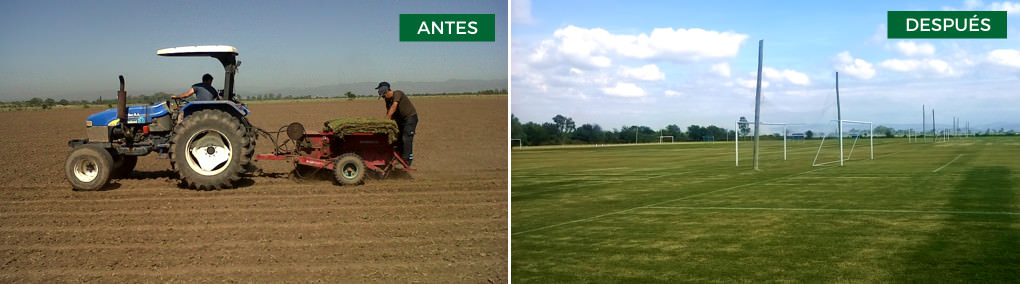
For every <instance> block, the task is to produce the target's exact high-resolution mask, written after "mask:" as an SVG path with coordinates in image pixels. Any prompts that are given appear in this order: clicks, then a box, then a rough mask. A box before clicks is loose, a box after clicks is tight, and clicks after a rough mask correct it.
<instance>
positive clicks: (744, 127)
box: [737, 116, 751, 136]
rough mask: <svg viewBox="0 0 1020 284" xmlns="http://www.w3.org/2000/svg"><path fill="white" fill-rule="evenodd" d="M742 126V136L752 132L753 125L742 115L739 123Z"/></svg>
mask: <svg viewBox="0 0 1020 284" xmlns="http://www.w3.org/2000/svg"><path fill="white" fill-rule="evenodd" d="M737 124H738V125H739V127H740V136H747V135H748V134H751V125H750V123H748V122H747V118H746V117H743V116H741V117H740V122H738V123H737Z"/></svg>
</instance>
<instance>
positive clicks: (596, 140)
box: [510, 114, 735, 146]
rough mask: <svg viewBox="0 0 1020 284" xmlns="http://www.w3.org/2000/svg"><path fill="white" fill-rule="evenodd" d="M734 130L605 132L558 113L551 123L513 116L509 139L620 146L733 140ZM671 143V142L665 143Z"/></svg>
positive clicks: (624, 128) (641, 128) (528, 143)
mask: <svg viewBox="0 0 1020 284" xmlns="http://www.w3.org/2000/svg"><path fill="white" fill-rule="evenodd" d="M734 135H735V132H734V131H733V130H729V129H726V128H722V127H718V126H715V125H709V126H700V125H690V126H687V128H686V130H685V129H683V128H680V126H678V125H676V124H670V125H667V126H666V127H665V128H662V129H658V130H656V129H652V128H651V127H648V126H644V125H624V126H621V127H620V128H613V129H603V128H602V126H600V125H598V124H591V123H585V124H582V125H580V126H578V125H577V123H576V122H574V119H573V118H570V117H566V116H563V115H559V114H557V115H556V116H554V117H553V118H552V121H550V122H543V123H541V124H539V123H536V122H531V121H529V122H526V123H521V121H520V119H518V118H517V116H514V115H513V114H511V115H510V138H511V139H520V140H521V143H522V144H523V145H525V146H538V145H563V144H603V143H605V144H621V143H651V142H658V141H659V137H661V136H672V137H673V141H676V142H679V141H724V140H732V139H733V137H734ZM666 141H668V140H666Z"/></svg>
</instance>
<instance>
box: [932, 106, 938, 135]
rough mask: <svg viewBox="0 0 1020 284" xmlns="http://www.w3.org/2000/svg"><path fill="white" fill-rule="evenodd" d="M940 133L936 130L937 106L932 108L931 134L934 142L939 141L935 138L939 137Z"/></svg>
mask: <svg viewBox="0 0 1020 284" xmlns="http://www.w3.org/2000/svg"><path fill="white" fill-rule="evenodd" d="M938 135H939V133H938V132H937V131H936V130H935V108H931V136H932V142H938V141H935V140H938V139H939V136H938Z"/></svg>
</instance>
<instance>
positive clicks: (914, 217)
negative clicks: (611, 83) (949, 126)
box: [510, 137, 1020, 283]
mask: <svg viewBox="0 0 1020 284" xmlns="http://www.w3.org/2000/svg"><path fill="white" fill-rule="evenodd" d="M832 142H836V141H831V140H827V141H826V146H825V147H823V148H824V150H825V151H824V152H826V154H825V155H823V156H822V157H819V161H820V162H821V161H828V160H836V159H838V154H835V153H838V148H836V147H835V146H833V145H835V144H833V143H832ZM850 142H851V141H850V140H847V143H850ZM780 143H781V142H774V141H767V142H763V146H762V148H761V151H762V160H761V164H760V165H761V166H760V168H761V170H760V171H753V170H750V166H751V159H750V157H751V147H750V146H751V144H750V143H742V144H741V153H740V157H741V161H740V164H741V165H740V167H736V166H734V160H733V159H734V155H733V150H734V149H733V148H734V147H733V144H732V142H730V143H726V142H717V143H699V144H694V143H690V144H688V143H678V144H650V145H644V146H619V147H591V146H586V147H574V148H569V147H568V148H525V149H524V150H518V149H517V148H513V150H511V163H512V165H511V166H512V167H511V193H510V194H511V197H510V198H511V233H510V234H511V276H512V279H513V281H514V282H518V283H523V282H539V283H548V282H727V283H728V282H762V281H768V282H773V281H779V282H788V281H790V282H923V283H927V282H940V283H941V282H980V283H986V282H1014V281H1016V280H1017V279H1018V277H1020V222H1018V221H1020V205H1018V203H1017V200H1018V192H1020V186H1018V185H1017V184H1018V183H1020V161H1017V158H1018V157H1020V138H1012V137H990V138H966V139H963V138H961V139H958V140H955V141H954V140H950V142H947V143H942V142H940V143H930V142H929V143H913V144H911V143H907V141H906V140H904V139H877V140H875V160H867V159H866V158H867V156H868V155H867V154H868V152H867V148H866V147H863V146H862V143H864V141H859V142H858V144H857V147H856V148H855V149H854V154H853V156H852V158H853V160H852V161H848V162H847V163H846V166H844V167H839V166H838V163H835V164H829V165H828V166H824V167H813V166H812V161H813V159H814V156H815V152H816V150H818V141H817V140H813V141H797V142H791V143H790V145H789V153H788V160H786V161H783V160H782V148H781V147H780ZM848 145H849V144H848ZM863 145H864V146H866V145H867V144H863ZM826 155H827V156H826ZM826 159H828V160H826ZM834 165H835V166H834Z"/></svg>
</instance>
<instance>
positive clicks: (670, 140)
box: [659, 136, 673, 143]
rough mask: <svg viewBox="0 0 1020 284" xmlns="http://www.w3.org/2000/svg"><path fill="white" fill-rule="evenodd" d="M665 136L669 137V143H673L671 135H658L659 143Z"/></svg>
mask: <svg viewBox="0 0 1020 284" xmlns="http://www.w3.org/2000/svg"><path fill="white" fill-rule="evenodd" d="M665 138H669V143H673V136H659V143H662V141H663V140H665Z"/></svg>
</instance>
